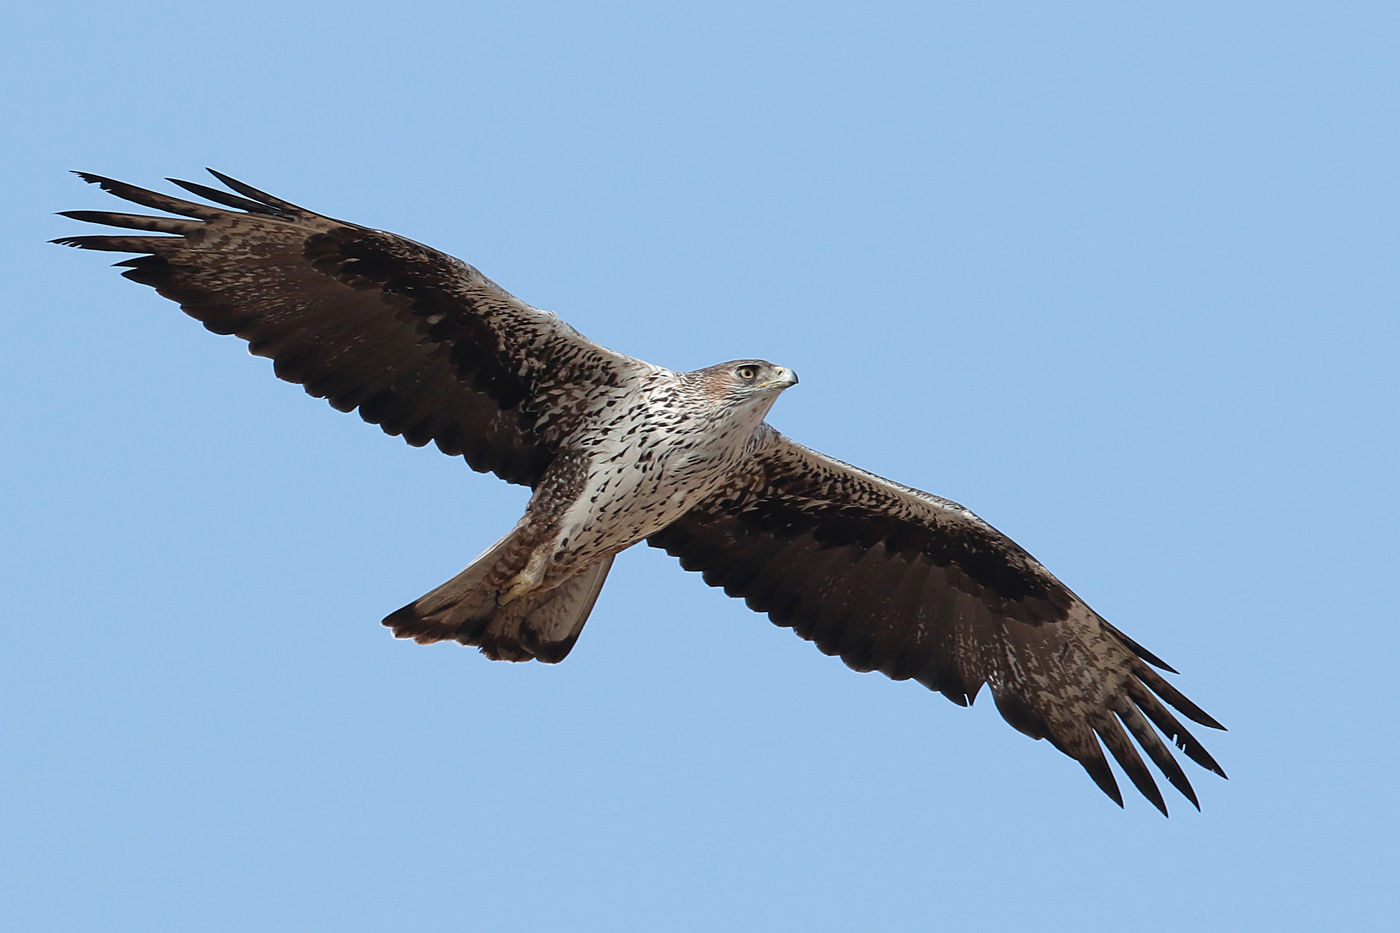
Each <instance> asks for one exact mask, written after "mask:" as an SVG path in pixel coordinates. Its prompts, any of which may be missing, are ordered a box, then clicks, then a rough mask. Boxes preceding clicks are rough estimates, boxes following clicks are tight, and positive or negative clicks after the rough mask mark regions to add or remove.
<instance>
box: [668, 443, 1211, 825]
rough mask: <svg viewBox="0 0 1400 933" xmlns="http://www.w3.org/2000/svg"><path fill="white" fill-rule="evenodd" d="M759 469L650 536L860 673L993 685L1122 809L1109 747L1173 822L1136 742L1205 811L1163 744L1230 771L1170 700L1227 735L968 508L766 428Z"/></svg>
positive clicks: (1013, 718)
mask: <svg viewBox="0 0 1400 933" xmlns="http://www.w3.org/2000/svg"><path fill="white" fill-rule="evenodd" d="M750 463H751V468H750V469H749V470H747V471H746V472H744V473H743V474H741V475H739V476H736V477H735V479H734V480H733V482H732V483H731V484H730V485H729V486H728V487H726V488H724V489H722V490H721V491H719V492H717V493H715V494H713V495H712V496H711V497H710V498H709V499H708V500H706V501H705V502H702V503H700V504H699V505H698V506H696V507H695V508H694V509H692V510H691V511H690V512H689V513H687V514H686V515H685V516H683V517H682V518H681V519H680V520H679V521H677V522H675V523H674V524H672V525H671V526H669V527H667V528H666V529H664V530H662V531H661V532H658V533H657V534H655V535H653V536H652V537H651V538H649V539H648V542H649V543H650V544H652V545H653V546H655V547H660V548H663V549H665V550H666V551H667V552H669V553H671V554H673V555H674V556H676V557H679V558H680V560H681V565H682V566H683V567H685V568H686V569H688V570H699V571H702V572H703V573H704V577H705V580H706V582H707V583H710V584H712V585H717V586H723V587H724V590H725V592H726V593H728V594H729V595H731V596H736V597H741V598H744V599H745V600H746V601H747V602H748V604H749V606H750V607H751V608H753V609H755V610H758V611H760V612H766V613H767V614H768V615H769V617H770V618H771V619H772V620H773V622H775V623H776V624H778V625H783V626H787V627H790V628H792V629H793V630H794V631H795V632H796V633H797V634H798V635H800V636H802V637H803V638H805V639H808V640H809V641H813V642H815V643H816V645H817V647H818V648H819V649H820V650H822V651H823V652H825V653H827V654H839V655H840V657H841V658H842V659H843V660H845V661H846V663H847V664H849V665H850V666H851V667H853V668H855V669H857V670H862V671H868V670H880V671H882V672H884V673H886V674H888V675H889V676H891V677H893V678H895V679H906V678H911V677H912V678H916V679H917V680H919V681H920V682H921V683H923V684H924V685H926V686H927V687H929V688H930V689H933V690H938V691H940V692H942V693H943V694H944V695H945V696H947V697H948V698H949V699H951V700H952V701H953V702H955V703H957V704H959V705H967V704H969V703H971V702H972V700H973V699H974V698H975V697H976V696H977V694H978V692H979V691H980V690H981V688H982V686H983V685H987V686H989V687H990V689H991V692H992V696H993V700H994V702H995V703H996V706H997V709H998V711H999V712H1000V713H1001V714H1002V716H1003V718H1005V719H1006V720H1007V722H1009V723H1010V724H1011V725H1012V726H1014V727H1015V728H1016V729H1018V730H1020V731H1021V732H1024V733H1025V734H1027V735H1029V736H1031V737H1032V738H1036V739H1042V738H1043V739H1047V740H1049V741H1050V743H1051V744H1052V745H1054V746H1055V747H1056V748H1058V749H1060V750H1061V751H1063V752H1064V753H1065V754H1067V755H1070V756H1071V757H1073V758H1075V759H1077V760H1078V761H1079V762H1080V764H1081V765H1083V767H1084V769H1085V771H1087V772H1088V774H1089V775H1090V777H1092V778H1093V780H1094V782H1095V783H1096V784H1097V785H1098V786H1099V787H1100V788H1101V789H1102V790H1103V791H1104V793H1106V794H1107V795H1108V796H1109V797H1111V798H1113V799H1114V800H1115V801H1117V802H1118V803H1119V804H1120V805H1121V804H1122V802H1123V801H1122V794H1121V792H1120V791H1119V789H1118V784H1117V782H1116V780H1115V779H1114V777H1113V772H1112V770H1111V768H1110V766H1109V765H1108V761H1107V758H1106V757H1105V756H1104V749H1107V750H1108V751H1109V752H1110V753H1111V755H1112V757H1113V758H1114V760H1115V761H1117V762H1118V764H1119V766H1120V767H1121V768H1122V769H1123V771H1124V773H1125V774H1127V776H1128V778H1129V779H1130V780H1131V781H1132V782H1133V785H1134V786H1135V787H1136V788H1137V789H1138V791H1139V792H1141V793H1142V795H1143V796H1144V797H1146V798H1147V799H1148V800H1149V801H1150V802H1151V803H1152V804H1153V806H1155V807H1157V808H1158V809H1159V810H1161V811H1162V812H1163V813H1166V803H1165V801H1164V800H1163V799H1162V794H1161V791H1160V790H1159V788H1158V787H1157V784H1156V782H1155V781H1154V780H1153V778H1152V776H1151V774H1150V773H1149V772H1148V770H1147V768H1146V766H1145V764H1144V762H1143V758H1142V756H1141V755H1140V754H1139V753H1138V751H1137V748H1135V747H1134V745H1133V741H1132V739H1130V738H1129V736H1130V735H1131V736H1132V738H1133V739H1136V741H1137V743H1138V746H1140V747H1141V748H1142V749H1143V751H1145V752H1146V754H1147V757H1148V758H1150V759H1151V760H1152V761H1153V762H1154V763H1155V764H1156V766H1157V767H1158V769H1160V770H1161V772H1162V773H1163V775H1164V776H1165V777H1166V778H1167V780H1168V781H1169V782H1170V783H1171V784H1172V786H1174V787H1176V788H1177V789H1178V790H1179V791H1180V792H1181V793H1182V794H1183V795H1184V796H1185V797H1186V798H1187V799H1188V800H1190V801H1191V803H1192V804H1196V805H1197V806H1199V804H1198V803H1197V799H1196V794H1195V791H1194V790H1193V789H1192V787H1191V784H1190V782H1189V781H1188V780H1187V778H1186V775H1185V773H1184V772H1183V771H1182V769H1181V767H1180V765H1179V764H1178V763H1177V761H1176V760H1175V758H1174V757H1173V756H1172V754H1171V751H1170V749H1169V747H1168V746H1167V744H1166V743H1164V742H1163V740H1162V735H1165V736H1166V738H1167V739H1168V740H1170V741H1172V742H1174V743H1175V745H1176V746H1177V748H1178V749H1180V750H1181V751H1183V752H1184V753H1185V754H1186V756H1187V757H1188V758H1190V759H1191V760H1192V761H1195V762H1196V763H1198V764H1200V765H1202V766H1203V767H1205V768H1207V769H1209V770H1212V771H1215V772H1217V773H1220V774H1222V776H1223V772H1222V771H1221V770H1220V766H1219V765H1218V764H1216V763H1215V760H1214V759H1213V758H1211V757H1210V755H1209V753H1207V752H1206V751H1205V749H1204V748H1203V747H1202V746H1201V744H1200V743H1199V742H1197V741H1196V739H1195V738H1194V737H1192V736H1191V735H1190V734H1189V733H1188V732H1187V731H1186V730H1185V729H1184V728H1182V726H1181V724H1180V723H1179V722H1178V721H1177V719H1176V717H1175V716H1173V715H1172V713H1171V712H1170V711H1169V710H1168V709H1167V708H1166V705H1164V703H1163V701H1165V704H1169V705H1170V706H1172V707H1174V708H1175V709H1176V710H1177V711H1179V712H1180V713H1181V714H1182V715H1184V716H1186V717H1187V718H1189V719H1191V720H1193V721H1195V722H1198V723H1201V724H1202V725H1205V726H1209V727H1211V728H1222V727H1221V726H1220V724H1219V723H1217V722H1216V721H1215V720H1214V719H1212V718H1211V717H1210V716H1208V715H1207V714H1206V713H1205V712H1204V711H1203V710H1201V708H1200V707H1199V706H1197V705H1196V704H1195V703H1193V702H1191V701H1190V700H1188V699H1187V698H1186V697H1185V696H1184V695H1183V694H1182V693H1181V692H1180V691H1179V690H1177V689H1176V688H1175V687H1173V686H1171V685H1170V684H1169V683H1167V681H1166V680H1165V679H1164V678H1163V677H1162V676H1161V675H1160V674H1159V673H1157V672H1156V671H1154V670H1153V669H1152V668H1151V667H1150V666H1149V665H1158V666H1160V667H1163V668H1166V665H1165V664H1163V663H1162V662H1161V661H1160V660H1159V659H1158V658H1157V657H1156V656H1155V655H1152V654H1151V653H1149V652H1147V651H1146V650H1144V649H1142V648H1141V647H1140V646H1139V645H1138V644H1137V643H1136V642H1134V641H1132V640H1131V639H1129V638H1127V637H1126V636H1124V635H1122V634H1121V633H1120V632H1118V630H1117V629H1115V628H1114V627H1113V626H1111V625H1109V624H1108V623H1107V622H1105V621H1104V620H1103V619H1102V618H1100V617H1099V616H1098V614H1097V613H1095V612H1094V611H1093V610H1092V609H1090V608H1089V607H1088V606H1087V605H1085V604H1084V602H1083V601H1082V600H1080V599H1079V597H1077V596H1076V595H1075V594H1074V593H1072V592H1071V591H1070V590H1069V589H1068V588H1067V587H1065V586H1064V584H1062V583H1061V582H1060V581H1059V580H1057V579H1056V578H1055V577H1054V576H1052V575H1051V574H1050V573H1049V572H1048V571H1047V570H1046V569H1045V568H1044V567H1042V566H1041V565H1040V563H1039V562H1038V561H1036V560H1035V558H1033V557H1031V556H1030V555H1029V554H1028V553H1026V552H1025V551H1024V550H1023V549H1022V548H1020V547H1019V546H1017V545H1016V544H1015V543H1014V542H1012V541H1011V540H1010V539H1009V538H1007V537H1006V536H1005V535H1002V534H1001V533H1000V532H998V531H997V530H996V529H995V528H993V527H991V526H990V525H988V524H987V523H986V522H984V521H982V520H981V519H980V518H978V517H977V516H976V515H974V514H972V513H971V512H969V511H968V510H967V509H965V508H963V507H962V506H960V505H958V504H957V503H955V502H950V501H948V500H946V499H940V498H938V497H937V496H932V495H929V494H928V493H925V492H921V491H919V490H917V489H913V488H910V487H908V486H902V485H900V484H898V483H893V482H890V481H889V480H885V479H882V478H880V477H878V476H875V475H874V474H871V473H867V472H865V471H863V470H860V469H857V468H856V467H852V466H850V465H849V464H845V463H841V462H840V461H837V460H833V459H831V458H829V457H825V456H822V455H821V454H818V453H816V452H814V451H811V450H808V449H807V448H805V447H802V446H800V445H798V444H795V443H793V442H791V441H789V440H788V439H787V438H785V437H783V436H782V435H781V434H779V433H778V432H776V431H774V430H772V429H771V428H768V427H766V426H765V427H764V428H763V429H762V432H761V435H760V437H759V439H758V441H757V443H756V447H755V449H754V451H753V456H752V459H751V461H750ZM1154 726H1155V730H1154V728H1153V727H1154ZM1157 730H1159V731H1160V733H1161V735H1159V732H1158V731H1157Z"/></svg>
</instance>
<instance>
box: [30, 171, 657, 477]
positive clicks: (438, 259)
mask: <svg viewBox="0 0 1400 933" xmlns="http://www.w3.org/2000/svg"><path fill="white" fill-rule="evenodd" d="M211 171H212V170H211ZM78 174H79V175H80V176H81V177H82V178H83V179H84V180H85V181H89V182H92V183H94V184H98V185H101V186H102V187H103V188H104V189H105V190H107V191H110V192H111V193H112V194H115V195H117V196H118V197H121V198H125V199H126V200H128V201H133V202H135V203H137V204H141V205H144V206H145V207H149V208H154V209H156V210H160V211H166V212H168V213H170V214H175V215H177V216H175V217H159V216H147V215H138V214H122V213H108V212H105V211H66V212H64V216H67V217H71V218H73V219H75V220H82V221H88V222H91V223H98V224H106V225H108V226H113V227H124V228H128V229H132V230H140V231H147V232H148V233H150V234H156V235H133V234H120V235H101V236H72V237H63V238H61V239H58V240H55V241H54V242H56V243H62V244H66V245H69V246H78V247H82V248H84V249H96V250H111V251H115V252H122V253H142V254H144V255H141V256H139V257H138V258H136V259H128V260H126V261H125V262H120V263H117V265H119V266H125V267H128V268H127V271H126V272H125V273H123V274H124V275H125V276H126V277H127V278H129V279H133V280H134V281H137V282H140V283H142V284H144V285H150V286H152V287H154V288H155V289H156V291H158V292H160V294H162V295H164V296H165V297H167V298H170V299H171V300H173V301H177V302H179V303H180V306H181V307H182V308H183V309H184V311H185V312H186V313H187V314H189V315H190V316H191V317H193V318H195V319H196V320H198V321H200V322H202V323H203V324H204V326H205V327H207V328H208V329H209V330H211V331H214V332H215V333H218V334H237V335H238V336H239V337H242V338H243V339H244V340H246V341H248V345H249V350H250V351H251V352H253V353H255V354H257V355H259V356H266V357H270V358H271V359H272V360H273V363H274V369H275V371H276V373H277V375H278V376H280V377H281V378H283V379H286V380H287V381H289V382H296V383H300V384H301V385H302V386H304V387H305V388H306V391H307V392H309V393H310V394H311V395H314V396H317V397H320V398H325V399H327V400H328V401H329V402H330V403H331V404H332V405H333V406H335V407H336V408H338V409H340V410H341V411H351V410H353V409H358V410H359V413H360V416H361V417H362V418H364V420H365V421H368V422H370V423H371V424H377V425H379V426H380V427H382V428H383V429H384V431H385V432H387V433H388V434H394V435H402V436H403V438H404V440H406V441H408V442H409V443H410V444H413V445H415V446H422V445H424V444H427V443H428V442H429V441H432V442H435V443H436V444H437V446H438V447H439V448H441V449H442V451H443V452H444V453H447V454H451V455H454V456H455V455H457V454H461V455H463V456H464V457H465V458H466V460H467V463H469V464H470V465H471V466H472V468H473V469H476V470H479V471H482V472H485V471H488V470H490V471H492V472H495V473H496V474H497V475H499V476H500V477H501V478H503V479H506V480H509V481H510V482H513V483H522V484H525V485H529V486H533V485H534V484H535V483H536V482H537V481H538V480H539V478H540V476H541V475H543V473H544V471H545V469H546V468H547V467H548V465H549V463H550V462H551V460H552V459H553V457H554V454H555V452H556V451H557V450H558V448H559V445H560V443H561V441H562V440H563V439H565V438H566V437H567V436H568V434H569V432H570V430H571V429H572V427H573V425H574V424H576V423H577V421H578V419H579V417H580V415H582V414H584V409H585V408H587V407H588V406H591V405H600V404H604V403H605V401H606V398H607V397H608V396H609V395H610V393H609V392H608V390H609V389H613V390H615V391H621V390H622V386H623V384H624V383H625V382H626V380H627V379H628V378H629V376H632V375H635V374H636V373H638V372H640V371H643V370H645V369H647V368H648V367H647V366H646V364H644V363H642V362H640V361H638V360H634V359H632V358H630V357H626V356H623V355H621V354H618V353H614V352H612V351H611V350H608V349H606V348H604V347H601V346H599V345H598V344H595V343H593V342H591V341H589V340H587V339H586V338H584V337H583V336H582V335H580V334H579V333H578V332H577V331H575V330H574V329H573V328H572V327H570V326H569V325H568V324H565V323H564V322H563V321H561V320H559V318H557V317H556V316H555V315H553V314H550V313H549V312H547V311H540V310H538V309H536V308H532V307H530V306H529V305H527V304H525V303H524V302H522V301H520V300H518V299H516V298H515V297H513V296H512V295H510V294H509V293H507V292H506V291H505V290H504V289H502V288H501V287H500V286H498V285H496V284H495V283H494V282H492V281H491V280H490V279H488V278H486V277H485V276H484V275H482V274H481V273H480V272H478V271H477V270H476V269H474V268H472V267H471V266H469V265H467V264H466V263H464V262H462V261H460V260H458V259H454V258H452V257H451V256H448V255H445V254H443V253H440V252H438V251H437V250H434V249H431V248H429V247H427V246H424V245H422V244H421V243H415V242H414V241H412V240H408V239H405V238H404V237H400V236H396V235H394V234H392V233H385V232H384V231H381V230H372V229H370V228H368V227H361V226H359V225H357V224H352V223H345V222H343V221H339V220H332V219H331V218H329V217H323V216H321V215H320V214H316V213H313V212H311V211H308V210H306V209H304V208H301V207H298V206H296V205H295V204H289V203H288V202H286V201H283V200H281V199H280V198H275V197H273V196H272V195H269V194H266V193H264V192H262V191H259V190H257V189H256V188H251V187H249V186H248V185H245V184H243V183H241V182H238V181H235V180H234V179H232V178H229V177H227V176H225V175H221V174H219V173H218V172H213V174H214V175H215V176H216V177H217V178H218V179H219V180H220V181H222V182H223V183H224V184H225V185H227V186H228V187H229V188H231V189H232V190H233V191H236V192H238V193H237V194H230V193H228V192H226V191H221V190H218V189H214V188H210V187H207V186H205V185H200V184H196V183H194V182H185V181H178V180H175V179H171V181H174V183H175V184H177V185H180V186H181V187H183V188H185V189H187V190H189V191H191V192H193V193H194V194H196V195H199V196H200V197H203V198H206V199H208V200H210V201H213V202H215V204H217V205H220V206H211V205H208V204H201V203H196V202H192V201H186V200H182V199H180V198H174V197H170V196H168V195H164V194H159V193H157V192H154V191H147V190H146V189H144V188H137V187H134V186H132V185H128V184H124V183H122V182H118V181H113V180H112V179H109V178H103V177H100V176H98V175H89V174H85V173H81V172H80V173H78Z"/></svg>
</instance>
